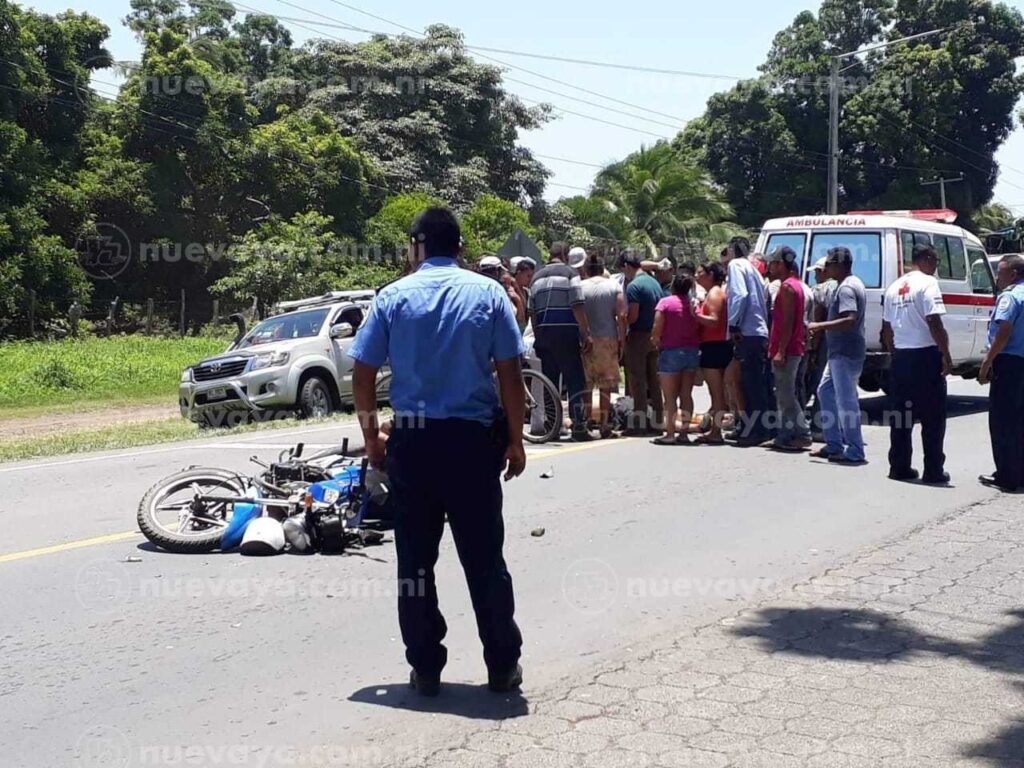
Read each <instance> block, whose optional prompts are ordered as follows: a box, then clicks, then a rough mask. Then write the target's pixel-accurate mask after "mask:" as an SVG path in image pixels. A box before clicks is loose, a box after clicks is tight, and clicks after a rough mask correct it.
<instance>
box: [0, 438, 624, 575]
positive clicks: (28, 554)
mask: <svg viewBox="0 0 1024 768" xmlns="http://www.w3.org/2000/svg"><path fill="white" fill-rule="evenodd" d="M627 442H629V439H628V438H623V439H621V440H601V441H598V442H593V443H583V444H580V445H567V446H566V447H564V448H548V449H545V450H540V451H535V452H534V451H528V452H527V454H526V462H527V466H529V463H530V461H531V460H534V459H547V458H553V457H555V456H567V455H569V454H571V453H581V452H583V451H593V450H597V449H599V448H611V447H613V446H615V445H620V444H622V443H627ZM141 535H142V534H141V533H139V532H138V531H128V532H126V533H111V534H108V535H106V536H95V537H93V538H91V539H81V540H80V541H69V542H67V543H66V544H54V545H53V546H51V547H39V548H38V549H26V550H25V551H23V552H11V553H10V554H7V555H0V563H13V562H15V561H17V560H28V559H30V558H33V557H42V556H43V555H55V554H58V553H60V552H70V551H72V550H75V549H83V548H84V547H96V546H99V545H101V544H116V543H117V542H119V541H129V540H130V539H134V538H136V537H138V536H141Z"/></svg>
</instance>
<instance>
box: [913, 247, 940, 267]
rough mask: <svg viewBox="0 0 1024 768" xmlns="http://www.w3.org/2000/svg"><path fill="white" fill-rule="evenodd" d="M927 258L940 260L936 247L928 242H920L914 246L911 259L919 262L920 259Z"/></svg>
mask: <svg viewBox="0 0 1024 768" xmlns="http://www.w3.org/2000/svg"><path fill="white" fill-rule="evenodd" d="M925 259H931V260H934V261H938V260H939V254H938V253H936V251H935V249H934V248H933V247H932V246H930V245H928V244H927V243H918V244H917V245H915V246H914V250H913V252H912V255H911V260H912V261H913V262H914V263H915V264H917V263H918V262H919V261H924V260H925Z"/></svg>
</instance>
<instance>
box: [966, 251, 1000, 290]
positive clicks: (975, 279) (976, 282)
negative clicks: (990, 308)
mask: <svg viewBox="0 0 1024 768" xmlns="http://www.w3.org/2000/svg"><path fill="white" fill-rule="evenodd" d="M967 256H968V258H969V259H970V261H971V291H972V292H974V293H980V294H984V295H986V296H992V295H993V294H994V293H995V292H996V290H995V281H994V280H993V279H992V272H991V271H990V267H989V263H988V256H987V255H986V254H985V252H984V251H983V250H981V249H980V248H968V249H967Z"/></svg>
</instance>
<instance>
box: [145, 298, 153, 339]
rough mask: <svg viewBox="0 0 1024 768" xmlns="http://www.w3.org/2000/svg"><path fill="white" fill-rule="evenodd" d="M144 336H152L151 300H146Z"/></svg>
mask: <svg viewBox="0 0 1024 768" xmlns="http://www.w3.org/2000/svg"><path fill="white" fill-rule="evenodd" d="M146 335H147V336H152V335H153V300H152V299H146Z"/></svg>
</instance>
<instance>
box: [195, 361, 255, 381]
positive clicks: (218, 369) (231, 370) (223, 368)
mask: <svg viewBox="0 0 1024 768" xmlns="http://www.w3.org/2000/svg"><path fill="white" fill-rule="evenodd" d="M248 364H249V361H248V360H245V359H243V360H222V361H216V362H212V363H203V364H202V365H197V366H196V367H195V368H194V369H192V375H193V376H194V377H195V380H196V381H217V380H218V379H229V378H231V377H232V376H237V375H238V374H240V373H241V372H242V371H244V370H245V366H247V365H248Z"/></svg>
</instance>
